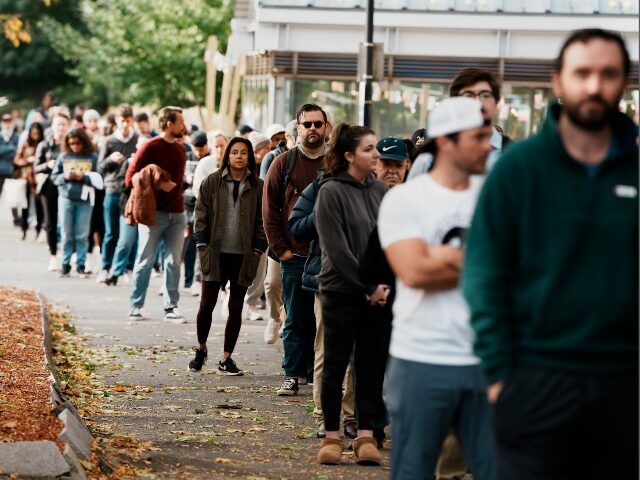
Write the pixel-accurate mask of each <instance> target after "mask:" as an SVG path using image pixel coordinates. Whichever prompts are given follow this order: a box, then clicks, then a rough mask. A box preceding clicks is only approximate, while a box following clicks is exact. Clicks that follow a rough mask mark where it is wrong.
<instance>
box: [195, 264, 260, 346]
mask: <svg viewBox="0 0 640 480" xmlns="http://www.w3.org/2000/svg"><path fill="white" fill-rule="evenodd" d="M243 258H244V255H242V254H231V253H221V254H220V281H219V282H207V281H203V282H202V293H201V295H200V308H199V309H198V316H197V317H196V318H197V325H198V327H197V329H198V343H201V344H205V343H207V338H208V337H209V330H211V322H212V320H213V318H212V317H213V310H214V309H215V308H216V302H217V301H218V292H219V291H220V287H221V286H222V285H224V284H226V283H227V281H228V282H229V289H228V294H229V318H228V319H227V326H226V327H225V329H224V351H225V352H229V353H233V349H234V348H235V347H236V342H237V341H238V335H240V327H241V326H242V306H243V305H244V296H245V295H246V293H247V289H248V287H242V286H240V285H238V276H239V274H240V268H241V267H242V260H243Z"/></svg>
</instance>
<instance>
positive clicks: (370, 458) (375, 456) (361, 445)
mask: <svg viewBox="0 0 640 480" xmlns="http://www.w3.org/2000/svg"><path fill="white" fill-rule="evenodd" d="M353 451H354V453H355V454H356V463H357V464H358V465H363V466H380V464H381V463H382V455H380V450H378V445H377V443H376V439H375V438H371V437H361V438H356V439H355V440H354V441H353Z"/></svg>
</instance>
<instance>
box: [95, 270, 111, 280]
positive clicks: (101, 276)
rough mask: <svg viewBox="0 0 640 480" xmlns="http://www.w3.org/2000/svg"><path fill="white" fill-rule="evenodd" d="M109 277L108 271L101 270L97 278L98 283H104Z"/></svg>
mask: <svg viewBox="0 0 640 480" xmlns="http://www.w3.org/2000/svg"><path fill="white" fill-rule="evenodd" d="M108 276H109V272H108V271H106V270H100V273H98V276H97V277H96V283H104V282H105V280H106V279H107V277H108Z"/></svg>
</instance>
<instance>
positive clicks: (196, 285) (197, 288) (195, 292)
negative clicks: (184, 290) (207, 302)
mask: <svg viewBox="0 0 640 480" xmlns="http://www.w3.org/2000/svg"><path fill="white" fill-rule="evenodd" d="M189 291H190V292H191V295H192V296H193V297H199V296H200V292H201V291H202V284H201V283H200V282H193V283H192V284H191V288H190V289H189Z"/></svg>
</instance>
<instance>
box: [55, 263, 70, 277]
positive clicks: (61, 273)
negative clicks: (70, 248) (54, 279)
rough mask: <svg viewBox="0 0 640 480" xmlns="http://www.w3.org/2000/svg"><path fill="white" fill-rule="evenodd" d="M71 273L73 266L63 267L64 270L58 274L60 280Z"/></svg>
mask: <svg viewBox="0 0 640 480" xmlns="http://www.w3.org/2000/svg"><path fill="white" fill-rule="evenodd" d="M70 271H71V265H62V268H61V269H60V273H59V274H58V278H63V277H68V276H69V272H70Z"/></svg>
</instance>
